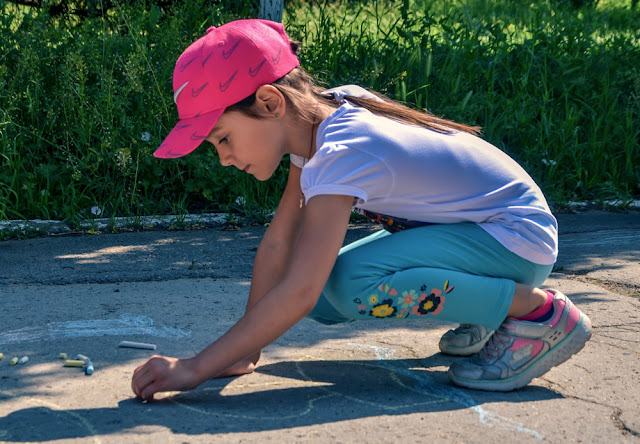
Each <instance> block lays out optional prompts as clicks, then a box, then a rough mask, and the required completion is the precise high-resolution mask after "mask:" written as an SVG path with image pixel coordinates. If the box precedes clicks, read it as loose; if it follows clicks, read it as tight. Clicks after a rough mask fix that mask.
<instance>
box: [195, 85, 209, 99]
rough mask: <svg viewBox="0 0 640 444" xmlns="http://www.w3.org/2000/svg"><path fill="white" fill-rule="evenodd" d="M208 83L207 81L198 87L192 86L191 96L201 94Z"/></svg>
mask: <svg viewBox="0 0 640 444" xmlns="http://www.w3.org/2000/svg"><path fill="white" fill-rule="evenodd" d="M208 84H209V82H207V83H205V84H204V85H202V86H201V87H200V88H198V89H193V88H191V97H198V96H199V95H200V93H201V92H202V90H203V89H205V88H206V87H207V85H208Z"/></svg>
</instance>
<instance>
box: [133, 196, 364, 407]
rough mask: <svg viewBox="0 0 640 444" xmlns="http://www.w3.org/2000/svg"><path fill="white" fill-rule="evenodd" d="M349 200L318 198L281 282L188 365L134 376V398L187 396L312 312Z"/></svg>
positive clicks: (157, 365)
mask: <svg viewBox="0 0 640 444" xmlns="http://www.w3.org/2000/svg"><path fill="white" fill-rule="evenodd" d="M352 202H353V197H352V196H340V195H321V196H316V197H314V198H312V199H311V200H310V201H309V202H308V204H307V206H306V210H305V215H304V222H303V229H302V232H301V234H300V238H299V240H298V242H297V243H296V244H295V247H294V249H293V251H292V255H291V259H290V260H289V262H288V266H287V267H286V271H285V272H284V274H283V277H282V279H281V281H280V282H279V283H278V284H277V285H275V286H274V287H273V288H272V289H270V290H269V291H267V292H266V293H265V294H264V296H263V297H261V298H256V299H255V303H254V304H253V305H252V306H251V308H249V309H248V310H247V312H246V313H245V315H244V316H243V317H242V318H241V319H240V320H239V321H238V322H237V323H236V325H234V326H233V327H232V328H231V329H230V330H229V331H228V332H227V333H225V334H224V335H223V336H222V337H221V338H220V339H218V340H217V341H216V342H214V343H213V344H211V345H210V346H208V347H207V348H205V349H204V350H203V351H202V352H200V353H199V354H198V355H197V356H195V357H194V358H191V359H175V358H164V357H159V356H157V357H152V358H151V359H149V360H148V361H147V362H146V363H145V364H143V365H142V366H140V367H138V368H137V369H136V371H135V372H134V376H133V380H132V388H133V391H134V392H135V393H136V395H137V396H138V397H141V398H142V399H152V398H153V394H154V393H157V392H161V391H170V390H187V389H191V388H195V387H197V386H198V385H199V384H201V383H202V382H204V381H206V380H207V379H210V378H212V377H215V376H217V375H219V374H221V373H222V372H223V371H224V370H225V369H228V368H229V367H230V366H232V365H233V364H234V363H237V362H239V361H241V360H243V359H245V358H248V357H250V356H253V355H255V354H256V353H258V352H259V351H260V350H261V349H262V348H263V347H264V346H266V345H268V344H270V343H271V342H273V341H275V340H276V339H277V338H278V337H280V336H281V335H282V334H283V333H285V332H286V331H287V330H288V329H289V328H291V327H292V326H293V325H294V324H295V323H297V322H298V321H299V320H301V319H302V318H303V317H304V316H306V315H307V314H308V313H309V312H310V311H311V310H312V309H313V307H314V306H315V304H316V302H317V300H318V297H319V296H320V293H321V292H322V289H323V288H324V285H325V284H326V282H327V279H328V278H329V274H330V273H331V270H332V268H333V265H334V263H335V260H336V258H337V256H338V252H339V250H340V247H341V246H342V243H343V241H344V235H345V233H346V230H347V225H348V223H349V215H350V213H351V205H352Z"/></svg>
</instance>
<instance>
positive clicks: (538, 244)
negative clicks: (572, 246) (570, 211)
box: [291, 86, 558, 265]
mask: <svg viewBox="0 0 640 444" xmlns="http://www.w3.org/2000/svg"><path fill="white" fill-rule="evenodd" d="M330 92H333V93H335V97H336V99H337V100H338V101H340V102H342V101H343V97H344V95H345V94H347V95H351V96H364V95H366V94H369V93H367V92H366V90H364V89H362V88H360V87H355V86H348V87H340V88H336V89H334V90H329V91H328V93H330ZM316 146H317V151H316V154H315V155H314V156H313V157H312V158H311V160H309V161H308V162H306V163H305V160H304V159H303V158H301V157H299V156H295V155H291V162H292V163H294V164H295V165H297V166H299V167H301V168H302V175H301V177H300V184H301V187H302V192H303V193H304V195H305V199H306V200H307V201H308V200H309V199H311V198H312V197H314V196H316V195H319V194H341V195H349V196H354V197H355V198H356V199H354V207H356V209H361V210H368V211H372V212H376V213H381V214H384V215H389V216H394V217H398V218H404V219H408V220H414V221H421V222H428V223H439V224H451V223H459V222H473V223H476V224H478V225H479V226H480V227H482V228H483V229H484V230H485V231H487V232H488V233H489V234H490V235H491V236H493V237H494V238H495V239H496V240H498V241H499V242H500V243H501V244H502V245H504V246H505V247H506V248H508V249H509V250H510V251H512V252H514V253H515V254H517V255H519V256H521V257H523V258H525V259H527V260H529V261H531V262H534V263H538V264H543V265H551V264H553V263H555V261H556V258H557V254H558V230H557V222H556V219H555V217H554V216H553V215H552V214H551V211H550V210H549V206H548V205H547V202H546V200H545V198H544V196H543V194H542V191H541V190H540V188H539V187H538V186H537V185H536V183H535V182H534V181H533V179H532V178H531V177H530V176H529V175H528V174H527V173H526V172H525V171H524V169H522V167H520V165H518V164H517V163H516V162H515V161H514V160H513V159H511V158H510V157H509V156H508V155H507V154H505V153H504V152H502V151H501V150H499V149H498V148H496V147H495V146H493V145H491V144H490V143H488V142H486V141H484V140H482V139H481V138H479V137H476V136H473V135H471V134H468V133H465V132H455V133H452V134H442V133H439V132H436V131H432V130H429V129H426V128H422V127H418V126H414V125H408V124H404V123H399V122H396V121H393V120H391V119H388V118H385V117H381V116H377V115H375V114H373V113H371V112H369V111H367V110H366V109H363V108H359V107H356V106H353V105H351V104H349V103H348V102H344V103H342V105H341V106H340V108H338V109H337V110H336V111H335V112H334V113H333V114H331V115H330V116H329V117H328V118H327V119H326V120H325V121H324V122H322V124H321V125H320V126H319V128H318V133H317V136H316Z"/></svg>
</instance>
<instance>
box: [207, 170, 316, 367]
mask: <svg viewBox="0 0 640 444" xmlns="http://www.w3.org/2000/svg"><path fill="white" fill-rule="evenodd" d="M301 172H302V170H301V169H300V168H299V167H297V166H296V165H294V164H293V163H292V164H291V165H290V167H289V178H288V180H287V186H286V187H285V190H284V193H283V194H282V198H280V203H279V204H278V208H277V210H276V214H275V216H274V217H273V219H272V220H271V224H270V225H269V228H268V229H267V231H266V233H265V234H264V236H263V238H262V240H261V241H260V245H259V246H258V251H257V252H256V257H255V260H254V264H253V274H252V278H251V289H250V290H249V300H248V302H247V309H246V311H245V313H246V312H247V311H249V310H250V309H251V308H252V307H253V306H254V305H255V304H256V302H258V300H260V298H262V296H264V295H265V293H267V291H269V290H271V289H272V288H273V287H275V286H276V284H277V283H278V282H280V281H281V280H282V277H283V276H284V273H285V271H286V269H287V266H288V265H289V261H290V260H291V253H292V251H293V247H294V245H295V242H296V240H297V239H298V237H299V236H300V231H301V229H302V219H303V216H304V207H303V208H300V195H301V189H300V174H301ZM259 359H260V350H258V351H257V352H256V353H254V354H253V355H251V356H249V357H248V358H246V359H243V360H241V361H239V362H236V363H234V364H233V365H232V366H231V367H229V368H228V369H226V370H225V371H224V372H222V373H221V374H219V375H217V377H226V376H236V375H243V374H246V373H251V372H252V371H253V370H254V369H255V366H256V364H257V363H258V360H259Z"/></svg>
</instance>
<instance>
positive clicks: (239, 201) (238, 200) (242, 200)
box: [236, 196, 247, 207]
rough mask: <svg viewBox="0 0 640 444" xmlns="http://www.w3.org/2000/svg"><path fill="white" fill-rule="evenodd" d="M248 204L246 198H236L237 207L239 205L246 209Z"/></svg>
mask: <svg viewBox="0 0 640 444" xmlns="http://www.w3.org/2000/svg"><path fill="white" fill-rule="evenodd" d="M246 204H247V200H246V199H245V198H244V197H242V196H238V197H237V198H236V205H239V206H241V207H244V206H245V205H246Z"/></svg>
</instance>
